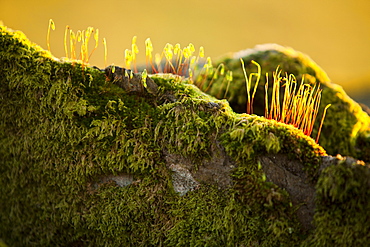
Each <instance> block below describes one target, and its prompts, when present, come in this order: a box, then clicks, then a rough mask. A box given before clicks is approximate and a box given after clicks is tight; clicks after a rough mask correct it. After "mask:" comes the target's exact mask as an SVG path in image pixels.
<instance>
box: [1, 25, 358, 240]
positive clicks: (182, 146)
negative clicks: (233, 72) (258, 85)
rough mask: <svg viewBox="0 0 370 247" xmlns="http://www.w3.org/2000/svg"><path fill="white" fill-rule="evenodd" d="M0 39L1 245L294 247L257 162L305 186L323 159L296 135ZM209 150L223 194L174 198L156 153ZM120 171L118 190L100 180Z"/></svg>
mask: <svg viewBox="0 0 370 247" xmlns="http://www.w3.org/2000/svg"><path fill="white" fill-rule="evenodd" d="M0 31H1V33H0V47H1V48H0V64H1V66H0V74H1V75H2V77H1V78H0V98H1V99H2V100H1V101H0V104H1V108H0V109H1V110H0V157H2V159H1V160H0V162H1V163H0V174H1V175H0V177H1V179H0V201H2V203H1V204H0V212H1V213H0V222H1V224H0V239H3V240H4V242H5V243H7V244H9V245H10V246H122V245H125V246H153V245H154V246H175V245H176V246H199V245H201V246H204V245H209V246H296V245H299V244H300V243H302V241H303V240H304V239H306V238H307V237H308V236H309V235H308V234H309V233H307V232H304V231H302V228H301V226H300V224H299V222H298V220H297V217H296V214H295V212H296V210H297V206H294V205H292V203H291V200H290V197H289V194H288V193H287V192H286V191H285V190H283V189H281V188H279V187H278V186H277V185H275V184H273V183H271V182H267V181H266V175H265V173H264V172H263V170H262V169H261V167H260V164H259V162H258V159H257V158H258V156H260V155H263V154H268V153H271V154H274V153H285V154H288V155H289V157H290V158H291V159H296V160H299V161H301V162H302V163H303V165H304V167H305V168H304V169H305V170H306V172H307V174H309V176H310V177H311V179H312V181H317V179H318V178H319V175H320V174H319V165H320V161H321V157H322V155H325V154H326V153H325V151H324V149H323V148H322V147H320V146H319V145H318V144H316V143H315V142H314V141H313V140H312V139H311V138H309V137H307V136H305V135H304V134H303V132H302V131H300V130H298V129H296V128H294V127H292V126H289V125H285V124H282V123H278V122H276V121H273V120H266V119H264V118H261V117H258V116H254V115H246V114H236V113H235V112H233V111H232V109H231V108H230V107H229V104H228V102H227V101H226V100H216V99H215V98H213V97H212V96H209V95H207V94H205V93H203V92H201V91H200V90H199V89H197V88H196V87H195V86H193V85H190V84H188V83H187V81H184V80H179V78H178V77H173V76H168V75H156V76H151V79H152V80H153V81H154V83H155V84H156V85H157V86H158V88H157V91H156V93H155V94H152V93H144V92H145V91H140V92H129V91H127V90H124V88H121V87H120V86H119V85H117V84H115V82H114V80H113V81H109V78H107V77H106V76H107V75H106V74H105V72H103V71H101V70H99V69H95V68H90V67H87V66H82V65H81V64H79V63H73V64H72V63H68V62H60V61H58V60H56V59H52V58H51V56H50V54H48V53H47V52H45V51H43V50H42V49H41V48H39V47H38V46H37V45H35V44H32V43H30V42H29V41H27V39H26V38H25V37H24V36H23V35H21V34H20V33H17V32H12V31H11V30H9V29H7V28H5V27H1V30H0ZM218 143H220V144H221V145H222V146H223V148H224V150H225V152H226V154H227V155H228V156H229V157H230V158H231V159H233V162H234V163H235V167H234V169H233V170H231V174H230V176H231V179H232V183H231V184H230V186H229V187H225V188H220V187H218V186H217V185H214V184H209V183H206V182H204V181H203V182H202V181H198V183H199V184H197V186H196V187H194V188H193V190H192V191H190V190H189V191H187V192H186V193H184V194H183V195H180V194H179V193H177V192H176V190H174V185H173V183H172V179H173V176H172V175H173V171H172V170H171V168H170V167H169V166H168V164H167V163H166V159H165V158H164V157H163V156H164V155H165V153H172V154H175V155H178V156H179V157H182V156H183V157H186V159H187V160H188V161H191V163H192V165H193V168H194V169H195V170H196V169H198V168H199V167H201V166H202V165H203V164H204V163H205V161H208V160H210V159H211V157H213V156H212V152H213V150H215V149H216V148H215V147H214V146H215V145H218ZM122 174H125V176H127V177H129V178H130V183H129V184H127V185H126V184H125V186H120V185H119V184H118V183H117V181H116V180H117V179H116V180H114V179H106V178H117V177H119V176H121V175H122ZM320 178H321V177H320ZM319 188H321V187H319ZM324 211H325V208H323V209H322V210H321V212H324ZM356 217H357V215H356ZM333 227H335V226H333ZM360 233H361V232H359V234H360ZM361 234H362V233H361Z"/></svg>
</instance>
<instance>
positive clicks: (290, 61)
mask: <svg viewBox="0 0 370 247" xmlns="http://www.w3.org/2000/svg"><path fill="white" fill-rule="evenodd" d="M239 58H243V60H244V63H245V66H246V72H247V74H250V73H255V72H256V71H257V69H256V67H255V65H253V64H252V63H251V61H252V60H254V61H256V62H258V63H259V64H260V65H261V68H262V72H261V75H262V76H261V81H260V83H259V86H258V89H257V93H256V96H255V100H254V112H255V113H256V114H257V115H260V116H263V115H264V109H265V105H264V104H265V89H264V86H265V83H266V79H265V76H264V75H265V74H266V73H269V82H270V85H271V84H272V83H271V82H272V81H273V78H272V72H274V71H275V70H276V68H277V67H278V66H279V69H281V70H282V73H283V74H284V73H288V74H293V75H295V76H296V78H297V81H298V82H300V81H301V79H302V77H303V76H304V78H305V83H311V84H312V83H316V82H319V83H320V84H321V88H322V89H323V91H322V98H321V105H320V109H319V113H318V117H317V120H316V123H315V126H314V129H313V132H312V135H311V136H313V137H315V138H316V136H317V133H318V128H319V125H320V122H321V118H322V113H323V110H324V108H325V107H326V106H327V105H328V104H331V107H330V108H329V109H328V111H327V114H326V118H325V121H324V125H323V129H322V133H321V136H320V145H321V146H323V147H324V148H325V150H326V151H327V152H328V153H329V154H331V155H336V154H338V153H339V154H342V155H349V156H353V157H356V158H359V159H364V160H368V159H366V158H367V155H366V153H367V152H366V150H365V149H363V146H362V145H358V142H361V143H363V142H366V143H367V144H366V146H368V145H369V140H368V139H366V138H365V139H364V138H362V139H361V141H359V140H357V139H358V138H359V136H364V134H362V133H365V132H368V131H369V129H370V117H369V116H368V115H367V114H366V113H365V112H364V111H362V109H361V107H360V105H359V104H357V103H356V102H354V101H353V100H352V99H351V98H350V97H348V95H347V94H346V93H345V92H344V90H343V89H342V88H341V87H340V86H338V85H336V84H333V83H331V82H330V79H329V77H328V76H327V74H326V73H325V72H324V71H323V70H322V69H321V68H320V67H319V66H318V65H317V64H316V63H315V62H314V61H313V60H312V59H311V58H309V57H308V56H307V55H305V54H303V53H300V52H297V51H295V50H293V49H291V48H286V47H281V46H278V45H274V46H273V45H270V46H261V47H259V46H257V47H256V48H255V49H250V50H245V51H241V52H239V53H235V54H234V55H233V56H226V57H224V58H223V59H221V60H220V61H219V62H218V63H221V62H222V63H224V64H225V68H226V69H228V70H231V71H233V75H234V76H233V77H234V79H233V82H232V83H231V84H230V85H229V90H228V95H227V96H226V98H227V99H228V101H229V102H230V105H231V107H232V108H233V109H234V110H235V111H236V112H245V110H246V101H247V97H246V95H247V93H246V89H245V88H246V87H245V79H244V74H243V71H242V68H241V63H240V60H239ZM206 87H208V85H207V84H206V85H205V88H206ZM253 87H254V85H252V88H253ZM226 88H227V83H225V81H224V79H223V78H220V79H219V80H216V81H214V83H213V84H212V86H211V87H210V89H209V90H208V91H207V93H209V94H211V95H214V96H215V97H217V98H219V99H221V98H222V97H223V96H224V93H225V91H226ZM270 95H271V94H270Z"/></svg>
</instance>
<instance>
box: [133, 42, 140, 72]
mask: <svg viewBox="0 0 370 247" xmlns="http://www.w3.org/2000/svg"><path fill="white" fill-rule="evenodd" d="M136 40H137V37H136V36H134V37H133V38H132V44H131V57H132V61H133V63H134V70H135V73H137V67H136V54H138V53H139V48H138V46H137V45H136Z"/></svg>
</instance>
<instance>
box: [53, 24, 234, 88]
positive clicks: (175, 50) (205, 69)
mask: <svg viewBox="0 0 370 247" xmlns="http://www.w3.org/2000/svg"><path fill="white" fill-rule="evenodd" d="M51 29H52V30H55V23H54V21H53V20H52V19H50V20H49V28H48V33H47V46H48V50H49V52H50V30H51ZM92 36H93V37H94V40H95V47H94V49H93V50H92V51H91V53H89V41H90V38H91V37H92ZM98 40H99V30H98V29H96V30H95V29H94V28H93V27H88V28H87V29H86V30H82V31H81V30H78V31H77V32H73V30H72V29H71V28H70V27H69V26H68V25H67V26H66V29H65V33H64V50H65V54H66V55H65V60H66V61H71V62H72V63H74V62H76V61H78V62H80V63H82V67H83V66H87V65H89V60H90V58H91V56H92V54H93V53H94V51H95V50H96V49H97V47H98ZM136 41H137V37H136V36H134V37H133V38H132V44H131V49H126V50H125V52H124V61H125V68H126V69H127V70H131V69H132V70H133V71H134V72H135V73H138V66H137V61H136V57H137V54H138V53H139V48H138V45H137V44H136ZM79 43H80V47H79V48H78V44H79ZM103 45H104V62H105V63H104V64H105V67H106V66H107V45H106V39H105V38H104V39H103ZM68 47H69V49H68ZM78 50H80V53H79V55H78V56H77V53H78ZM153 51H154V49H153V44H152V42H151V40H150V38H147V39H146V40H145V54H146V69H143V71H142V73H143V74H144V77H146V76H147V75H148V74H162V73H165V74H173V75H177V76H179V77H186V78H187V79H188V80H189V81H190V82H191V83H194V84H195V85H196V86H198V87H199V88H202V87H203V86H204V85H205V83H206V82H207V81H208V78H210V77H211V78H212V79H211V82H210V83H208V84H207V88H209V87H210V85H211V84H212V82H213V80H215V79H217V78H218V76H224V79H225V80H226V81H227V82H228V83H230V82H231V81H232V72H231V71H227V72H226V74H225V67H224V65H223V64H221V65H219V66H218V67H217V68H214V67H213V64H212V60H211V58H210V57H207V58H205V56H204V47H202V46H201V47H200V48H199V51H198V52H197V54H196V50H195V46H194V45H193V44H192V43H190V44H189V45H188V46H185V47H184V48H181V46H180V44H176V45H172V44H170V43H167V44H166V45H165V47H164V48H163V50H162V52H161V53H160V54H159V53H156V54H155V55H154V56H153ZM153 57H154V61H153ZM131 67H133V68H131Z"/></svg>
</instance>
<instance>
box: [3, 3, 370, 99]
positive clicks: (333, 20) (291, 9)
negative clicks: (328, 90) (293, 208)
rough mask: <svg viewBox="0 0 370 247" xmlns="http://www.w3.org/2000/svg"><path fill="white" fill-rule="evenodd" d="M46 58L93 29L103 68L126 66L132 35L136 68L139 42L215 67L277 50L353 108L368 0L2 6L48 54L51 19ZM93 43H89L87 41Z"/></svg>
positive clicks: (368, 78)
mask: <svg viewBox="0 0 370 247" xmlns="http://www.w3.org/2000/svg"><path fill="white" fill-rule="evenodd" d="M50 18H52V19H53V20H54V22H55V26H56V29H55V31H52V32H51V35H50V46H51V52H52V53H53V55H54V56H56V57H64V56H65V52H64V43H63V39H64V30H65V27H66V25H69V26H70V27H71V29H72V30H74V31H77V30H84V29H86V28H87V27H89V26H92V27H94V28H97V29H99V37H100V44H99V48H98V49H97V51H96V52H95V53H94V55H93V56H92V58H91V60H90V64H91V65H95V66H98V67H101V68H102V67H104V48H103V44H102V38H103V37H104V38H106V40H107V47H108V61H107V63H108V64H111V63H114V64H115V65H119V66H124V50H125V49H127V48H128V49H131V40H132V37H133V36H135V35H136V36H137V44H138V46H139V50H140V53H139V55H138V61H139V62H142V63H144V62H145V45H144V41H145V39H146V38H148V37H150V38H151V40H152V42H153V46H154V53H160V52H161V51H162V49H163V47H164V45H165V44H166V43H172V44H176V43H180V44H181V46H182V47H184V46H186V45H188V44H189V43H190V42H191V43H193V44H194V45H195V47H196V48H197V49H198V48H199V47H200V46H204V48H205V55H206V56H210V57H211V58H212V59H213V60H215V59H217V57H219V56H222V55H223V54H225V53H228V52H236V51H239V50H243V49H246V48H253V47H254V46H255V45H257V44H263V43H277V44H280V45H283V46H289V47H292V48H294V49H295V50H298V51H301V52H303V53H305V54H308V55H309V56H310V57H311V58H312V59H313V60H314V61H315V62H316V63H317V64H318V65H319V66H320V67H322V68H323V69H324V70H325V71H326V72H327V74H328V75H329V77H330V78H331V80H332V81H333V82H334V83H337V84H339V85H341V86H342V87H343V88H344V89H345V90H346V91H347V93H348V94H349V95H350V96H351V97H352V98H354V99H356V100H357V101H359V102H363V103H366V104H367V105H370V1H369V0H325V1H323V0H310V1H297V0H280V1H276V0H264V1H262V0H228V1H215V0H201V1H200V0H187V1H182V0H178V1H167V0H156V1H153V0H135V1H134V0H109V1H101V0H99V1H98V0H90V1H82V0H73V1H72V0H63V1H61V0H47V1H46V0H35V1H30V0H0V20H1V21H2V22H3V24H4V25H5V26H8V27H9V28H12V29H15V30H21V31H23V32H24V33H25V34H26V35H27V37H28V38H29V39H30V40H31V41H33V42H35V43H37V44H38V45H40V46H42V47H43V48H45V49H47V45H46V35H47V29H48V23H49V19H50ZM91 43H94V42H91Z"/></svg>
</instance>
